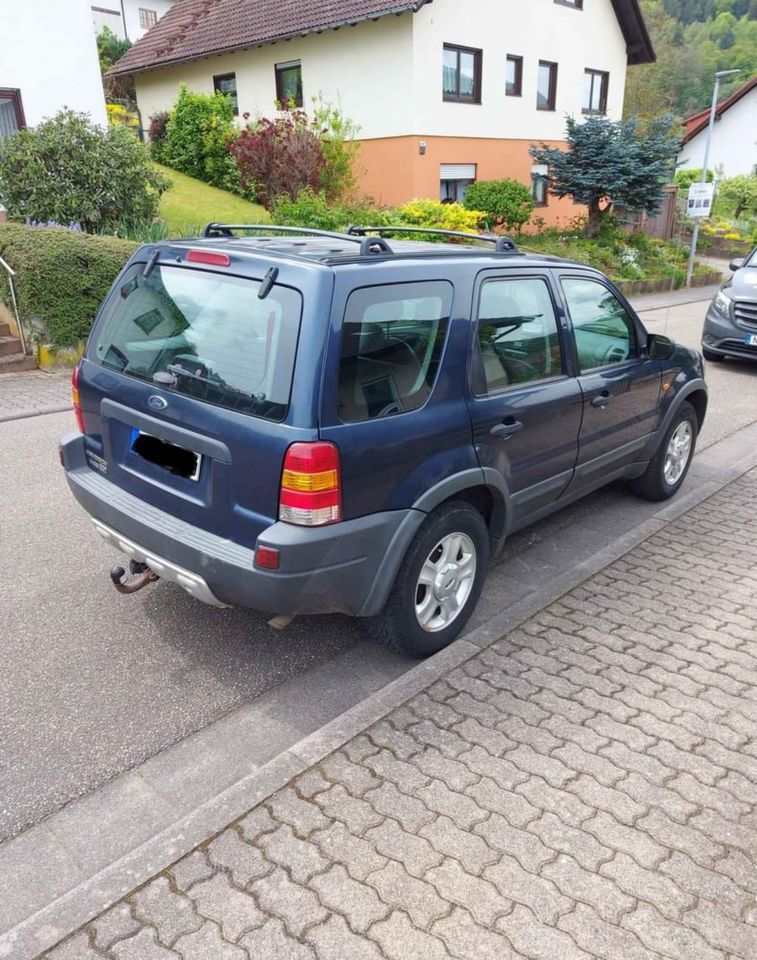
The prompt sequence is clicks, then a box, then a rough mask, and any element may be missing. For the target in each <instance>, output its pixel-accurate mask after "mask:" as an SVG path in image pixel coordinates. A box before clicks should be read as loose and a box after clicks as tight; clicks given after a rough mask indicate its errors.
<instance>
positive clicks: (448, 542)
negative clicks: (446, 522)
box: [415, 533, 477, 633]
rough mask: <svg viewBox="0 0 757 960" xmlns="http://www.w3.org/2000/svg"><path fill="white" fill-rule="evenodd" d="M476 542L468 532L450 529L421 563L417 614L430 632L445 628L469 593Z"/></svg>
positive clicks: (417, 591)
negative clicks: (453, 531)
mask: <svg viewBox="0 0 757 960" xmlns="http://www.w3.org/2000/svg"><path fill="white" fill-rule="evenodd" d="M476 565H477V558H476V546H475V544H474V543H473V541H472V540H471V538H470V537H469V536H468V535H467V534H466V533H449V534H447V536H445V537H442V539H441V540H440V541H439V542H438V543H437V544H436V546H435V547H434V549H433V550H432V551H431V552H430V553H429V555H428V557H427V558H426V562H425V563H424V564H423V566H422V567H421V572H420V576H419V577H418V583H417V585H416V588H415V616H416V618H417V620H418V623H419V624H420V626H421V627H422V628H423V629H424V630H427V631H428V632H429V633H436V632H437V631H439V630H444V629H446V628H447V627H448V626H449V625H450V624H451V623H452V622H453V621H454V620H455V619H456V617H457V616H458V614H459V613H460V611H461V610H462V609H463V607H464V606H465V604H466V601H467V600H468V597H469V596H470V593H471V590H472V589H473V584H474V582H475V579H476Z"/></svg>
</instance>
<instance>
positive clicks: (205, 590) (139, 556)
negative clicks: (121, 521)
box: [91, 517, 227, 607]
mask: <svg viewBox="0 0 757 960" xmlns="http://www.w3.org/2000/svg"><path fill="white" fill-rule="evenodd" d="M91 519H92V523H93V524H94V525H95V530H97V532H98V533H99V534H100V536H101V537H102V538H103V540H105V541H106V543H109V544H110V545H111V546H112V547H114V548H115V549H116V550H118V551H120V552H121V553H125V554H126V555H127V556H128V557H129V558H131V559H132V560H138V561H139V562H140V563H146V564H147V566H148V567H149V568H150V569H151V570H152V571H154V572H155V573H156V574H157V575H158V576H159V577H160V578H161V580H170V581H171V583H177V584H178V585H179V586H180V587H183V588H184V590H186V591H187V593H189V594H191V595H192V596H193V597H194V598H195V599H196V600H202V602H203V603H207V604H209V605H210V606H211V607H226V606H227V604H225V603H222V602H221V601H220V600H219V599H218V597H216V595H215V594H214V593H213V591H212V590H211V589H210V587H209V586H208V585H207V583H206V582H205V581H204V580H203V578H202V577H200V576H198V575H197V574H196V573H192V572H191V571H190V570H185V569H184V567H180V566H178V564H175V563H172V562H171V561H170V560H165V559H164V558H163V557H159V556H158V555H157V554H156V553H152V552H151V551H149V550H145V548H144V547H140V545H139V544H138V543H134V541H133V540H129V539H128V537H124V536H122V534H120V533H118V532H117V531H116V530H112V529H111V528H110V527H108V526H106V525H105V524H104V523H103V522H102V521H101V520H96V519H95V518H94V517H92V518H91Z"/></svg>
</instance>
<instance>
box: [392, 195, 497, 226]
mask: <svg viewBox="0 0 757 960" xmlns="http://www.w3.org/2000/svg"><path fill="white" fill-rule="evenodd" d="M398 213H399V219H400V222H402V223H407V224H412V225H413V226H418V227H436V228H438V229H441V230H460V231H462V232H464V233H476V232H477V230H478V228H479V226H480V224H481V221H482V220H483V219H484V218H485V214H484V213H483V211H481V210H466V208H465V207H464V206H463V205H462V204H461V203H441V202H440V201H439V200H428V199H421V200H411V201H410V202H409V203H406V204H404V206H402V207H400V208H399V211H398Z"/></svg>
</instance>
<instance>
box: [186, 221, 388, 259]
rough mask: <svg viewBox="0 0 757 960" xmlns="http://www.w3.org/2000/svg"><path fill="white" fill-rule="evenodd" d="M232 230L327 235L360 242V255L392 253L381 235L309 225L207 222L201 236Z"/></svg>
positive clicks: (337, 238) (218, 235)
mask: <svg viewBox="0 0 757 960" xmlns="http://www.w3.org/2000/svg"><path fill="white" fill-rule="evenodd" d="M234 230H262V231H264V232H267V233H282V234H285V235H288V236H300V237H301V236H306V237H327V238H329V239H331V240H348V241H349V242H350V243H358V244H360V255H361V256H369V255H370V254H377V253H394V251H393V250H392V248H391V247H390V246H389V244H388V243H387V242H386V240H384V238H383V237H368V236H365V235H364V234H360V235H358V234H356V233H355V234H351V233H336V232H332V231H330V230H313V229H311V228H310V227H280V226H277V225H276V224H273V223H207V224H205V226H204V227H203V230H202V233H201V234H200V236H202V237H232V236H233V235H234V234H233V231H234Z"/></svg>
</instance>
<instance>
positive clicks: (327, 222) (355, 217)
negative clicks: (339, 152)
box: [271, 187, 400, 232]
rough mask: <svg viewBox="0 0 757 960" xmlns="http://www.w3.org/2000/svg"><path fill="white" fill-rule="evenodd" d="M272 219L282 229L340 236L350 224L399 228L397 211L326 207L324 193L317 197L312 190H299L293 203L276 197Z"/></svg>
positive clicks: (364, 205)
mask: <svg viewBox="0 0 757 960" xmlns="http://www.w3.org/2000/svg"><path fill="white" fill-rule="evenodd" d="M271 216H272V219H273V222H274V223H278V224H280V225H281V226H292V227H309V228H310V229H311V230H332V231H337V232H343V231H344V230H346V229H347V227H348V226H349V225H350V224H353V223H354V224H362V225H364V226H371V227H386V226H389V224H392V223H394V224H398V223H399V222H400V218H399V215H398V213H397V211H396V210H391V209H379V208H378V207H375V206H373V205H372V204H371V203H370V201H367V200H365V201H360V200H356V201H355V202H353V203H329V201H328V199H327V198H326V194H325V192H324V191H323V190H320V191H319V192H318V193H316V192H315V191H314V190H313V189H312V188H311V187H306V188H305V189H304V190H301V191H300V192H299V194H298V195H297V198H296V199H295V200H293V199H292V198H291V197H289V196H287V195H286V194H284V195H282V196H279V197H275V198H274V201H273V207H272V211H271Z"/></svg>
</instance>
